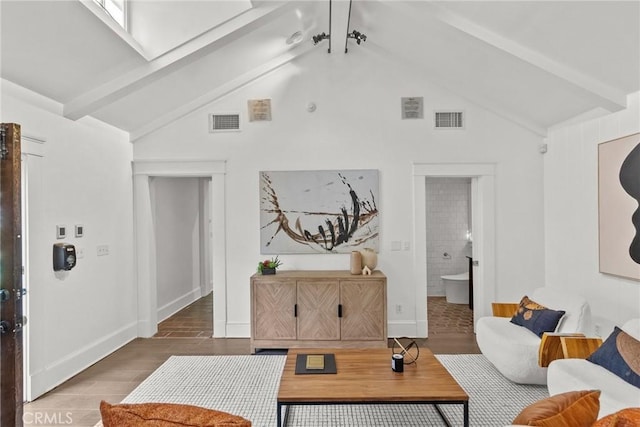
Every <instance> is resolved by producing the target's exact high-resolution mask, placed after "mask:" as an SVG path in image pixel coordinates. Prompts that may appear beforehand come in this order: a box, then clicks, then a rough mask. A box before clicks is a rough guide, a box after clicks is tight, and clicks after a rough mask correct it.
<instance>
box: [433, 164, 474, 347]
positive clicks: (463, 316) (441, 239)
mask: <svg viewBox="0 0 640 427" xmlns="http://www.w3.org/2000/svg"><path fill="white" fill-rule="evenodd" d="M425 197H426V212H427V230H426V231H427V236H426V239H427V272H428V274H427V315H428V325H429V330H428V332H429V335H430V336H433V335H435V334H466V335H468V334H473V309H472V307H473V303H472V301H473V295H472V290H471V289H472V288H471V285H472V281H470V278H472V277H473V276H472V274H471V275H470V274H469V273H472V271H470V269H471V263H470V262H469V260H470V259H472V256H473V243H472V241H473V239H472V228H471V222H472V221H471V218H472V215H471V178H468V177H465V178H458V177H444V178H442V177H427V178H426V196H425Z"/></svg>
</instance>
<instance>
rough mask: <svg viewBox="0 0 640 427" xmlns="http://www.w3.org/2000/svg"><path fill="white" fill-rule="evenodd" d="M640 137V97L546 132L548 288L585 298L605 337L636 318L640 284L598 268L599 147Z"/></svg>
mask: <svg viewBox="0 0 640 427" xmlns="http://www.w3.org/2000/svg"><path fill="white" fill-rule="evenodd" d="M639 131H640V93H635V94H633V95H630V96H629V97H628V108H627V109H626V110H623V111H620V112H618V113H615V114H610V115H607V116H604V117H602V118H599V119H592V120H588V121H584V122H581V123H577V124H572V125H569V126H566V127H562V128H558V129H556V130H553V131H552V132H550V134H549V137H548V138H547V143H548V150H549V151H548V152H547V154H545V156H544V177H545V224H546V229H545V247H546V259H545V264H546V267H547V269H546V282H547V286H554V287H562V288H565V289H568V290H570V291H572V292H576V293H578V294H581V295H584V296H585V297H586V298H587V299H588V300H589V302H590V305H591V310H592V312H593V314H594V316H595V317H596V321H597V322H601V323H603V329H607V330H603V331H602V334H604V335H605V336H606V333H607V331H608V326H609V325H607V324H606V323H607V322H605V321H604V320H602V319H598V318H603V319H609V320H610V321H612V322H613V323H616V324H618V325H620V324H621V323H623V322H624V321H625V320H628V319H629V318H632V317H640V282H637V281H633V280H629V279H623V278H619V277H614V276H611V275H607V274H601V273H600V272H599V268H598V144H599V143H602V142H606V141H609V140H612V139H616V138H619V137H622V136H626V135H630V134H633V133H636V132H639Z"/></svg>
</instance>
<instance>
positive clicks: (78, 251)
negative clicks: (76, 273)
mask: <svg viewBox="0 0 640 427" xmlns="http://www.w3.org/2000/svg"><path fill="white" fill-rule="evenodd" d="M76 258H78V259H82V258H84V248H76Z"/></svg>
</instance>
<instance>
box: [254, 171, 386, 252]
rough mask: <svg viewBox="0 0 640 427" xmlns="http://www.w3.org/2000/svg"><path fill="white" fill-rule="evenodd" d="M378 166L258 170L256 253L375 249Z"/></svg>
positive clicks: (376, 241) (377, 226) (377, 230)
mask: <svg viewBox="0 0 640 427" xmlns="http://www.w3.org/2000/svg"><path fill="white" fill-rule="evenodd" d="M378 200H379V197H378V171H377V170H373V169H365V170H327V171H261V172H260V253H262V254H304V253H314V254H320V253H322V254H336V253H351V251H354V250H360V249H363V248H371V249H373V250H374V251H376V252H378V232H379V226H380V223H379V211H378V205H377V203H378Z"/></svg>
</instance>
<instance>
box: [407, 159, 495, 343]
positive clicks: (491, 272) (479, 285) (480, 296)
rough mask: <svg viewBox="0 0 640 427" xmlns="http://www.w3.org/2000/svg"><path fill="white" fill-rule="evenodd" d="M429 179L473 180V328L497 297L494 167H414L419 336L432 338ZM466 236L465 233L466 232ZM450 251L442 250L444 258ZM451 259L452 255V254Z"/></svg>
mask: <svg viewBox="0 0 640 427" xmlns="http://www.w3.org/2000/svg"><path fill="white" fill-rule="evenodd" d="M427 178H467V179H470V180H471V197H470V201H471V227H470V229H469V231H472V233H473V234H472V236H473V244H472V245H471V253H472V255H471V256H472V261H473V264H472V265H473V268H472V269H471V270H472V271H471V272H472V275H473V296H470V298H471V300H470V302H472V304H473V325H475V323H476V321H477V320H478V319H479V318H480V317H483V316H487V315H489V314H490V312H491V308H490V302H491V301H493V300H494V297H495V165H494V164H491V163H460V164H454V163H451V164H436V163H415V164H414V165H413V179H414V181H413V182H414V186H413V187H414V241H415V252H414V257H415V258H414V266H415V276H416V286H415V301H416V336H424V337H428V336H429V332H428V331H429V319H428V317H429V316H428V308H427V286H428V280H427V278H428V276H429V273H430V271H429V266H428V265H427V220H428V216H427ZM465 235H466V230H465ZM465 237H466V236H465ZM441 249H442V248H441ZM445 252H447V250H446V249H445V250H442V251H441V252H440V256H444V253H445ZM449 255H450V254H449Z"/></svg>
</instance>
